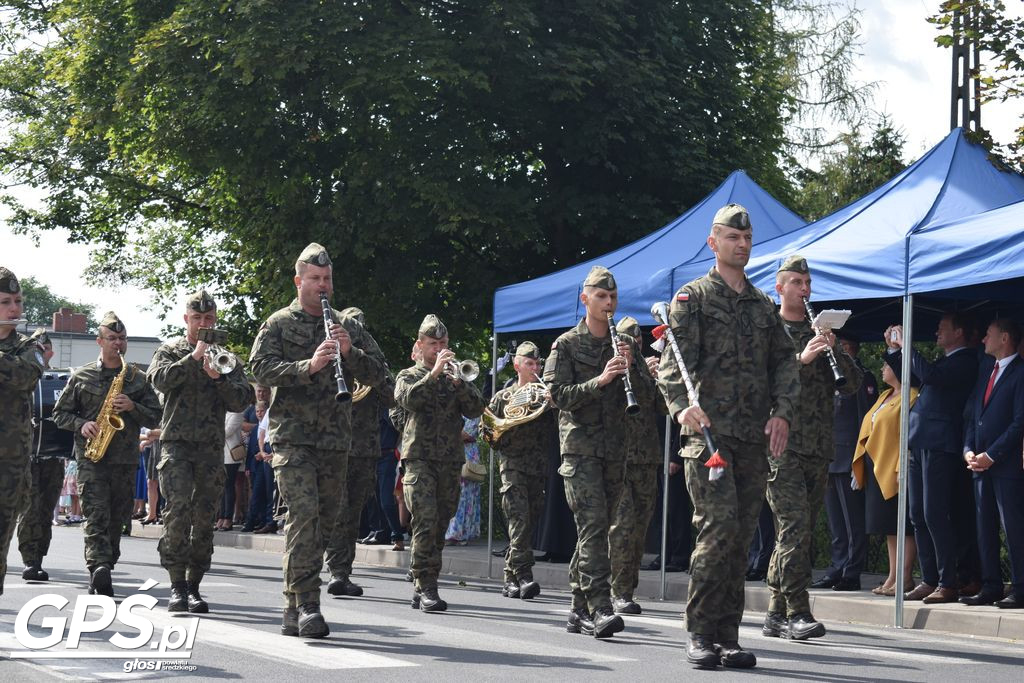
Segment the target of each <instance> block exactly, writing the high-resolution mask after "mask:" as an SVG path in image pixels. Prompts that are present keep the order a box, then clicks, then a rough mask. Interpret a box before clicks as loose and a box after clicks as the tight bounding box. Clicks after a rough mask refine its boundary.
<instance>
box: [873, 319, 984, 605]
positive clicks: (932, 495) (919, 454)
mask: <svg viewBox="0 0 1024 683" xmlns="http://www.w3.org/2000/svg"><path fill="white" fill-rule="evenodd" d="M973 327H974V321H973V320H972V319H971V318H969V317H968V316H967V315H966V314H964V313H946V314H945V315H943V316H942V320H940V321H939V326H938V329H937V330H936V332H935V341H936V343H937V344H938V345H939V347H940V348H941V349H942V350H943V352H944V353H945V355H944V356H943V357H942V358H940V359H938V360H937V361H935V362H934V363H929V362H928V360H926V359H925V358H924V356H922V355H921V354H920V353H918V352H917V351H913V352H912V355H911V360H910V368H911V372H912V373H913V375H914V376H915V377H916V378H917V379H918V380H919V381H920V382H921V394H920V396H919V397H918V399H917V403H915V404H914V407H913V408H911V410H910V437H909V440H908V445H909V447H910V463H909V467H908V468H907V469H908V471H907V480H908V481H907V483H908V487H907V488H908V491H909V499H910V519H911V521H912V522H913V523H914V537H915V539H916V540H917V553H918V561H919V562H920V563H921V579H922V581H921V583H920V584H918V585H917V587H916V588H914V589H913V590H911V591H910V592H908V593H906V594H905V595H904V599H905V600H922V601H923V602H925V603H927V604H933V603H944V602H956V600H957V598H958V597H959V593H958V591H957V588H958V586H957V575H956V569H957V548H958V542H957V541H958V539H957V537H956V531H955V525H954V520H953V515H952V501H953V499H954V497H955V492H956V490H957V479H958V477H961V476H962V472H963V469H962V468H963V466H962V465H961V464H960V461H959V448H958V444H959V443H960V442H961V440H962V439H963V412H964V405H965V404H966V402H967V397H968V396H969V395H970V393H971V389H972V387H973V386H974V378H975V377H976V376H977V374H978V355H977V354H976V353H975V352H974V350H973V349H970V348H968V347H967V340H968V339H970V338H971V334H972V328H973ZM894 332H895V336H893V333H894ZM886 338H887V340H888V341H889V342H890V346H892V347H896V348H897V349H899V350H897V351H896V352H890V353H889V354H887V355H886V357H885V361H886V363H888V364H889V365H890V366H891V367H893V368H894V369H897V368H898V367H899V365H900V363H901V362H902V361H901V354H902V349H903V342H904V340H903V329H902V328H901V327H899V326H896V327H892V328H889V329H888V330H886Z"/></svg>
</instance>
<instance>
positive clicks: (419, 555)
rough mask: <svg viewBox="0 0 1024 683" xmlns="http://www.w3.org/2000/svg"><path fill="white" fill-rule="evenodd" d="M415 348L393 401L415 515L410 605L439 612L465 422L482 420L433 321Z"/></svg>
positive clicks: (474, 394) (478, 403) (474, 392)
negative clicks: (399, 414) (402, 416)
mask: <svg viewBox="0 0 1024 683" xmlns="http://www.w3.org/2000/svg"><path fill="white" fill-rule="evenodd" d="M416 346H417V347H418V350H419V352H420V353H421V354H422V357H421V358H419V359H417V360H416V364H415V365H413V366H412V367H409V368H406V369H404V370H402V371H401V372H399V373H398V377H397V378H396V379H395V401H396V402H397V403H398V406H399V407H400V408H402V409H404V410H405V411H406V421H405V427H404V429H403V431H402V447H401V452H402V464H403V466H404V468H405V474H404V475H403V476H402V491H403V495H404V497H405V505H406V507H408V508H409V512H410V513H411V515H412V523H411V526H412V552H411V556H412V557H411V567H412V576H413V581H414V583H415V588H414V593H413V601H412V605H413V607H418V608H419V609H421V610H423V611H424V612H443V611H444V610H446V609H448V603H446V602H445V601H444V600H442V599H441V597H440V596H439V595H438V593H437V575H438V574H439V573H440V571H441V551H442V550H443V549H444V534H445V531H446V530H447V529H448V522H449V521H450V520H451V518H452V515H453V514H454V513H455V506H456V505H457V504H458V500H459V473H460V471H461V469H462V464H463V462H465V451H464V450H463V445H462V425H463V421H462V418H463V416H465V417H469V418H474V417H479V416H480V415H481V414H483V411H484V399H483V397H482V396H481V395H480V391H479V390H478V389H477V388H476V387H475V386H474V385H473V382H472V381H471V379H470V378H469V377H465V378H464V377H463V376H462V374H461V373H460V372H459V369H458V364H456V363H455V361H454V358H455V354H454V353H452V351H451V350H450V349H449V348H448V329H447V328H446V327H445V325H444V323H442V322H441V321H440V319H438V317H437V316H436V315H433V314H431V315H428V316H426V317H425V318H424V319H423V322H422V323H421V324H420V328H419V334H418V336H417V339H416Z"/></svg>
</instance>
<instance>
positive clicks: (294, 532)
mask: <svg viewBox="0 0 1024 683" xmlns="http://www.w3.org/2000/svg"><path fill="white" fill-rule="evenodd" d="M333 278H334V271H333V268H332V264H331V257H330V255H328V253H327V250H326V249H325V248H324V247H322V246H321V245H319V244H317V243H316V242H313V243H311V244H309V245H307V246H306V248H305V249H303V250H302V253H300V254H299V257H298V259H297V260H296V261H295V278H294V282H295V291H296V298H295V299H294V300H293V301H292V302H291V303H290V304H289V305H288V306H287V307H285V308H282V309H281V310H279V311H277V312H275V313H273V314H271V316H270V317H269V318H268V319H267V321H266V322H265V323H263V326H262V327H261V328H260V331H259V333H258V334H257V335H256V340H255V341H254V342H253V345H252V353H251V354H250V356H249V365H250V366H251V367H252V373H253V375H254V376H255V378H256V381H257V382H259V383H260V384H263V385H265V386H268V387H272V389H273V399H272V402H271V407H270V417H269V422H270V429H269V430H268V432H267V440H268V441H270V442H271V443H273V444H274V457H273V460H272V462H271V465H272V467H273V468H274V476H275V478H276V479H277V484H278V487H279V488H280V490H281V496H282V498H283V499H284V502H285V503H286V504H287V505H288V516H287V518H286V521H285V529H284V535H285V551H284V559H283V570H284V597H285V607H284V613H283V615H282V620H281V633H282V634H283V635H286V636H302V637H305V638H324V637H326V636H327V635H328V634H329V633H330V628H329V627H328V625H327V622H326V621H325V620H324V617H323V614H321V612H320V570H321V568H322V567H323V564H324V550H325V546H326V542H327V539H329V538H330V537H331V534H332V533H333V532H334V524H335V522H336V520H337V517H338V510H339V509H342V508H343V507H344V506H345V491H346V475H347V473H348V454H349V448H350V446H351V442H352V402H351V401H344V402H342V401H339V400H337V394H338V393H341V392H339V391H338V386H339V384H340V382H339V380H338V377H339V375H338V374H337V373H338V372H339V371H341V372H343V373H344V376H345V378H346V379H348V380H349V382H348V383H349V384H352V382H353V380H356V379H357V380H359V381H360V382H361V383H362V384H364V385H369V386H382V385H383V383H384V381H385V375H386V373H387V365H386V364H385V362H384V355H383V354H382V353H381V351H380V349H379V348H378V347H377V343H376V342H375V341H374V340H373V338H372V337H370V335H368V334H367V333H366V331H365V330H363V327H362V325H358V324H357V323H355V321H354V320H352V319H351V318H344V317H340V316H339V314H338V311H336V310H334V309H333V308H331V307H330V306H329V304H328V306H327V310H326V311H325V310H324V306H323V304H321V294H323V295H324V296H325V297H326V298H327V299H328V301H329V299H330V297H331V294H332V293H333V292H334V284H333ZM325 313H326V316H327V317H329V318H331V319H332V320H333V321H332V322H330V323H327V322H326V320H325Z"/></svg>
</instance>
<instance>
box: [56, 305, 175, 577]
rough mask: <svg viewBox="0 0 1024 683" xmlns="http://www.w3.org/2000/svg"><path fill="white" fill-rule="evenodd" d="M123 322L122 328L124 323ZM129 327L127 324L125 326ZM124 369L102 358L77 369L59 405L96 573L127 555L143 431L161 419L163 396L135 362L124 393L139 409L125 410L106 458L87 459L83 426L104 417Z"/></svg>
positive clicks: (87, 559) (87, 553)
mask: <svg viewBox="0 0 1024 683" xmlns="http://www.w3.org/2000/svg"><path fill="white" fill-rule="evenodd" d="M101 324H103V323H101ZM117 325H119V326H120V321H118V322H117ZM105 326H106V325H105ZM110 329H114V328H110ZM123 329H124V327H123V326H121V327H120V330H123ZM114 331H115V332H117V331H119V330H117V329H114ZM120 371H121V369H120V368H105V367H103V363H102V361H100V360H97V361H96V362H94V363H88V364H86V365H83V366H82V367H80V368H78V369H77V370H75V372H74V373H72V375H71V379H70V380H69V381H68V386H67V387H66V388H65V389H64V393H62V394H61V395H60V398H59V399H57V404H56V405H55V406H54V407H53V420H54V422H56V423H57V426H58V427H60V428H61V429H67V430H69V431H72V432H74V435H75V452H76V453H77V455H78V495H79V496H80V497H81V500H82V514H83V515H84V516H85V525H84V530H83V532H84V536H85V565H86V567H87V568H88V569H89V571H90V572H92V571H93V570H94V569H96V568H97V567H101V566H103V567H106V568H108V569H113V568H114V565H115V564H116V563H117V559H118V558H119V557H120V556H121V527H122V525H123V524H124V521H125V520H126V519H128V517H129V515H130V514H131V508H132V502H133V499H134V498H135V496H134V495H133V493H134V490H135V473H136V470H138V467H139V431H140V430H141V429H142V427H150V428H153V427H156V426H157V425H159V423H160V414H161V410H160V400H159V399H158V398H157V396H156V393H155V392H154V391H153V388H152V387H151V386H150V385H149V383H148V382H147V381H146V376H145V375H144V374H143V373H142V372H141V371H139V370H138V368H136V367H135V366H133V365H130V364H129V367H128V370H127V372H126V374H125V378H124V387H123V389H122V390H121V393H123V394H125V395H126V396H128V398H130V399H131V400H132V401H133V402H134V403H135V408H134V409H133V410H130V411H128V412H124V413H120V416H121V418H123V419H124V429H122V430H120V431H119V432H117V433H116V434H114V437H113V438H112V439H111V440H110V445H109V446H108V447H107V452H106V455H105V456H104V457H103V459H102V460H100V461H99V462H92V461H91V460H88V459H86V458H85V456H84V453H85V441H86V439H85V437H84V436H82V431H81V430H82V425H84V424H85V423H86V422H89V421H91V420H95V419H96V416H97V415H99V412H100V409H101V408H102V407H103V402H104V399H105V398H106V396H107V390H108V389H110V385H111V383H112V382H113V381H114V378H115V377H116V376H117V374H118V373H119V372H120Z"/></svg>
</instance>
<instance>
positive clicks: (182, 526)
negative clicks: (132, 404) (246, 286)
mask: <svg viewBox="0 0 1024 683" xmlns="http://www.w3.org/2000/svg"><path fill="white" fill-rule="evenodd" d="M184 318H185V336H184V337H179V338H178V339H174V340H171V341H168V342H166V343H165V344H162V345H161V346H160V348H158V349H157V350H156V353H155V354H153V360H152V362H151V363H150V365H149V373H148V375H149V381H150V382H151V383H152V384H153V386H154V387H155V388H156V389H157V390H158V391H159V392H160V393H162V394H163V402H164V410H163V421H162V426H163V428H162V430H161V432H160V446H161V448H160V454H161V455H160V461H159V462H158V463H157V466H156V469H157V478H158V479H159V481H160V491H161V493H163V496H164V498H165V499H166V501H167V505H166V507H165V508H164V526H163V532H162V534H161V536H160V542H159V543H158V544H157V550H158V551H159V553H160V564H161V565H162V566H163V568H164V569H166V570H167V573H168V574H169V575H170V579H171V596H170V600H169V601H168V603H167V611H168V612H184V611H186V610H187V611H189V612H193V613H198V614H205V613H206V612H209V606H208V605H207V603H206V601H205V600H203V598H202V596H201V595H200V593H199V583H200V582H201V581H202V579H203V575H204V574H206V572H207V571H208V570H209V569H210V558H212V557H213V527H211V526H210V519H212V518H213V517H214V509H215V507H216V505H217V499H218V496H219V494H220V492H221V491H222V490H223V488H224V467H223V460H224V438H225V434H224V416H225V413H227V412H233V413H237V412H241V411H243V410H245V409H246V408H247V407H248V406H249V404H250V403H252V401H253V396H254V394H253V390H252V387H251V386H250V385H249V382H248V381H247V380H246V377H245V372H244V369H243V368H242V364H241V363H240V362H238V360H237V359H236V358H235V357H234V356H232V355H230V354H228V353H227V352H224V351H223V350H221V349H219V348H214V347H211V345H210V344H208V343H207V342H206V341H203V339H201V338H200V330H212V329H213V328H214V327H215V326H216V324H217V303H216V302H215V301H214V300H213V297H212V296H210V294H209V293H208V292H207V291H206V290H205V289H201V290H199V291H198V292H196V293H195V294H192V295H191V296H189V298H188V300H187V301H186V302H185V316H184ZM218 356H220V358H218Z"/></svg>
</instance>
